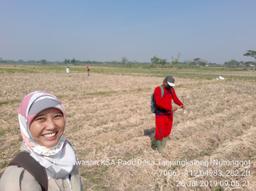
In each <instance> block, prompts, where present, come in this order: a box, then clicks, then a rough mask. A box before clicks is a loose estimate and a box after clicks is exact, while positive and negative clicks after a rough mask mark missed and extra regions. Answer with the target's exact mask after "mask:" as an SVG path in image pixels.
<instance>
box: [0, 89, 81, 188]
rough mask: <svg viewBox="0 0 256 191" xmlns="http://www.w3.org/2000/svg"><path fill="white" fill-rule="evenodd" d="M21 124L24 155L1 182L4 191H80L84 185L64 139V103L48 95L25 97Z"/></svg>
mask: <svg viewBox="0 0 256 191" xmlns="http://www.w3.org/2000/svg"><path fill="white" fill-rule="evenodd" d="M18 120H19V126H20V132H21V136H22V139H23V142H22V145H21V152H20V153H18V155H17V156H16V157H15V158H14V159H13V160H12V161H11V162H10V164H9V166H8V167H7V168H6V169H5V171H4V172H3V174H2V176H1V179H0V190H1V191H10V190H11V191H45V190H48V191H81V190H82V183H81V178H80V175H79V173H78V166H76V156H75V152H74V150H73V148H72V146H71V144H70V143H69V142H68V141H67V139H66V138H65V137H64V136H63V133H64V130H65V112H64V108H63V105H62V104H61V102H60V101H59V100H58V99H57V98H56V97H55V96H54V95H51V94H49V93H46V92H40V91H36V92H32V93H30V94H28V95H26V96H25V97H24V98H23V100H22V102H21V104H20V106H19V108H18Z"/></svg>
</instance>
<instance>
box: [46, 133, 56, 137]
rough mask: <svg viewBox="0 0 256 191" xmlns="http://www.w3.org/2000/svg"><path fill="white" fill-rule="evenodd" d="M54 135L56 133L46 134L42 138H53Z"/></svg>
mask: <svg viewBox="0 0 256 191" xmlns="http://www.w3.org/2000/svg"><path fill="white" fill-rule="evenodd" d="M55 135H56V132H55V133H47V134H45V135H44V136H45V137H54V136H55Z"/></svg>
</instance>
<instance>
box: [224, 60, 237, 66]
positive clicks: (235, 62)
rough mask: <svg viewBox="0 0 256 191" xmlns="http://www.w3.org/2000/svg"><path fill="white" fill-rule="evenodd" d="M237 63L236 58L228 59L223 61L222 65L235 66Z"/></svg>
mask: <svg viewBox="0 0 256 191" xmlns="http://www.w3.org/2000/svg"><path fill="white" fill-rule="evenodd" d="M239 65H240V62H238V61H236V60H230V61H227V62H225V63H224V66H227V67H237V66H239Z"/></svg>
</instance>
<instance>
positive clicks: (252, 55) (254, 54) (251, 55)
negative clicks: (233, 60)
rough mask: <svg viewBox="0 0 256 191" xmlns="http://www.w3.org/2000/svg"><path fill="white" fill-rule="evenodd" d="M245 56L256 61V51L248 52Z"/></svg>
mask: <svg viewBox="0 0 256 191" xmlns="http://www.w3.org/2000/svg"><path fill="white" fill-rule="evenodd" d="M244 56H249V57H253V58H254V59H256V50H248V51H247V52H246V53H245V54H244Z"/></svg>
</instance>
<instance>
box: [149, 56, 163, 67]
mask: <svg viewBox="0 0 256 191" xmlns="http://www.w3.org/2000/svg"><path fill="white" fill-rule="evenodd" d="M150 60H151V63H152V64H159V65H165V64H167V61H166V59H161V58H158V57H156V56H154V57H153V58H151V59H150Z"/></svg>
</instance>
